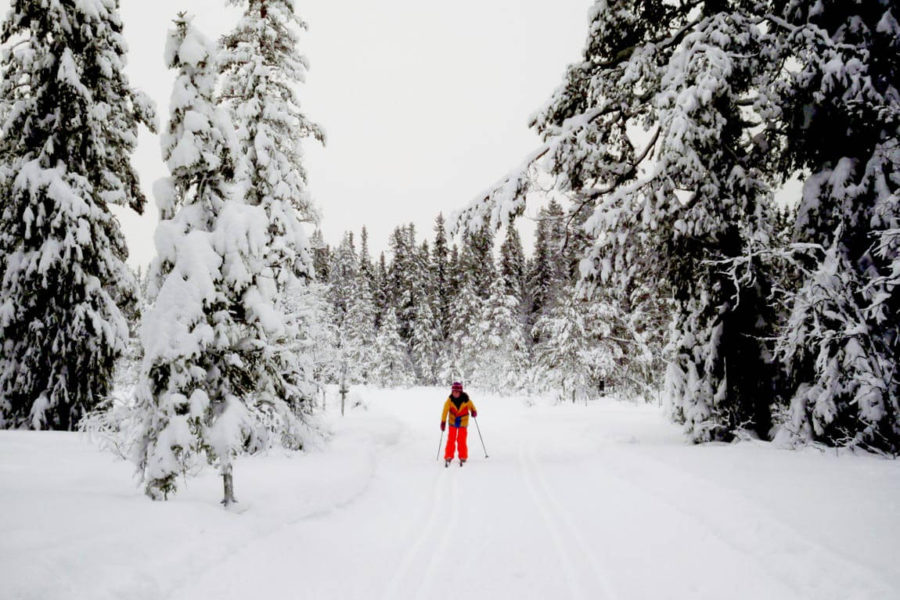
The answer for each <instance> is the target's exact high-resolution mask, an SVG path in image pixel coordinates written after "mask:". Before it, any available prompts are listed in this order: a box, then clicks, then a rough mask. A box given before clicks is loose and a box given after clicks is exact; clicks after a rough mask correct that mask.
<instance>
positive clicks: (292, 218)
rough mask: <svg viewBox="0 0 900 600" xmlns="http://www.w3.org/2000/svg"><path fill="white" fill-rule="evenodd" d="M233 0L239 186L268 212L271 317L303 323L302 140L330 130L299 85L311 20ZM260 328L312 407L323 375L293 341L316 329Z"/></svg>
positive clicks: (227, 91) (225, 44)
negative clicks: (314, 115) (299, 303)
mask: <svg viewBox="0 0 900 600" xmlns="http://www.w3.org/2000/svg"><path fill="white" fill-rule="evenodd" d="M227 2H228V3H229V4H233V5H236V6H241V7H243V8H244V14H243V16H242V18H241V19H240V21H239V22H238V24H237V26H236V27H235V28H234V30H232V31H231V33H229V34H228V35H226V36H224V38H223V39H222V42H221V43H222V58H221V61H220V73H221V74H222V85H221V94H220V100H221V102H222V103H223V104H224V106H225V107H226V108H227V110H228V111H229V113H230V114H231V118H232V121H233V123H234V125H235V127H236V130H237V139H238V155H237V156H238V160H237V164H236V169H235V171H236V172H235V184H236V185H235V192H236V194H237V197H238V198H240V200H241V201H242V202H243V203H244V204H246V205H248V206H253V207H259V208H261V209H262V211H263V214H264V215H265V218H266V226H265V235H266V239H265V240H264V242H263V245H262V249H263V257H262V264H261V266H260V268H259V269H260V270H259V272H258V273H259V274H258V278H259V279H258V281H257V282H256V283H257V285H259V287H260V289H264V288H265V286H267V285H268V286H270V287H271V288H272V289H271V290H269V289H268V288H266V294H268V293H269V292H270V291H271V293H272V294H274V295H273V296H272V299H273V302H272V303H271V304H270V305H267V307H266V310H267V311H269V317H270V319H269V323H270V324H272V325H274V324H277V323H282V324H286V325H291V324H292V323H293V324H294V325H296V324H297V323H298V322H296V321H292V320H291V319H290V318H288V317H287V315H286V313H287V307H286V306H285V303H284V302H285V298H286V297H287V296H286V293H285V292H286V290H289V289H290V288H292V287H293V286H296V285H302V284H304V283H306V282H308V281H309V280H310V279H311V278H312V277H313V275H314V264H313V255H312V251H311V248H310V245H309V240H308V239H307V235H306V230H305V228H304V227H305V226H304V223H313V222H316V221H317V220H318V214H317V211H316V209H315V207H314V205H313V203H312V199H311V197H310V194H309V191H308V189H307V182H306V171H305V169H304V167H303V160H302V159H303V152H302V143H303V141H304V139H306V138H308V137H312V138H314V139H316V140H318V141H320V142H324V139H325V135H324V132H323V131H322V129H321V128H320V127H319V126H318V125H316V124H315V123H313V122H312V121H310V120H309V119H308V118H307V117H306V115H304V114H303V112H302V111H301V109H300V99H299V95H298V91H297V90H298V86H299V84H300V83H302V82H303V81H304V80H305V77H306V70H307V68H308V64H307V61H306V58H305V57H304V56H302V55H301V54H300V53H299V51H298V48H297V46H298V43H299V39H300V32H301V31H302V30H304V29H305V28H306V23H305V22H304V21H303V20H302V19H301V18H300V17H299V16H298V15H297V14H296V12H295V10H294V3H293V0H227ZM265 282H268V283H265ZM268 299H269V296H266V302H268ZM299 323H302V321H299ZM255 331H256V332H257V335H258V337H257V338H256V339H255V340H254V341H253V343H254V344H258V345H260V346H262V347H270V346H271V347H273V348H274V349H275V350H273V352H272V354H271V355H270V356H269V357H268V359H269V360H270V361H271V362H272V363H273V364H274V365H275V368H277V369H278V370H279V371H280V373H281V377H280V379H279V380H276V381H282V382H291V386H290V387H289V388H285V391H290V392H291V394H292V397H291V399H290V404H291V405H292V406H293V407H295V408H296V409H298V410H300V409H301V407H308V406H310V404H311V401H312V398H311V397H310V396H309V395H308V391H309V390H312V389H314V388H315V385H316V382H314V381H312V380H310V379H308V377H309V375H310V374H309V372H302V371H300V370H299V365H300V364H302V363H303V361H304V360H305V359H303V357H298V356H296V355H295V354H294V352H293V350H292V348H296V346H294V345H293V344H291V343H290V340H291V338H293V337H296V336H301V337H303V336H307V335H308V333H304V332H302V331H297V330H296V329H293V330H292V328H291V327H287V328H282V329H281V330H279V331H278V333H277V337H276V338H275V339H272V338H271V335H273V332H272V331H270V332H268V333H263V331H262V330H261V329H259V328H257V329H256V330H255ZM304 390H305V391H304ZM276 391H277V390H276ZM303 410H306V409H305V408H304V409H303Z"/></svg>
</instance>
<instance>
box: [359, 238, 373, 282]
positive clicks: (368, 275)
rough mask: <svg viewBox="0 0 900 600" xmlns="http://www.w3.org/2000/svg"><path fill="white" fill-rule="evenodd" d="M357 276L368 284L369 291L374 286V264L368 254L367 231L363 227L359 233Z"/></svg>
mask: <svg viewBox="0 0 900 600" xmlns="http://www.w3.org/2000/svg"><path fill="white" fill-rule="evenodd" d="M358 272H359V276H360V277H361V278H362V279H363V280H364V281H365V282H366V283H367V284H368V286H369V291H370V292H371V291H372V290H373V289H374V288H375V265H374V264H373V263H372V255H371V254H369V232H368V230H367V229H366V228H365V227H363V228H362V231H361V232H360V234H359V269H358Z"/></svg>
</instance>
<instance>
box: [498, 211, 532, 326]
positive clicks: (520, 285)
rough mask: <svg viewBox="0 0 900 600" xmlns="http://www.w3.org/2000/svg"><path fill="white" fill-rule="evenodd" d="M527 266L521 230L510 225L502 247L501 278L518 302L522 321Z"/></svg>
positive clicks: (507, 292) (512, 224) (508, 292)
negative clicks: (520, 235)
mask: <svg viewBox="0 0 900 600" xmlns="http://www.w3.org/2000/svg"><path fill="white" fill-rule="evenodd" d="M526 264H527V261H526V260H525V252H524V251H523V250H522V239H521V237H519V230H518V228H517V227H516V226H515V224H514V223H510V224H509V225H507V226H506V234H505V237H504V238H503V244H502V245H501V246H500V278H501V279H502V280H503V284H504V286H505V287H506V294H508V295H512V296H514V297H515V298H516V300H517V301H518V303H519V306H518V307H517V311H518V314H519V315H520V318H521V319H524V318H525V313H524V308H525V307H524V302H525V298H526V294H525V290H526V281H527V280H526ZM523 323H524V322H523Z"/></svg>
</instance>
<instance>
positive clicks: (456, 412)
mask: <svg viewBox="0 0 900 600" xmlns="http://www.w3.org/2000/svg"><path fill="white" fill-rule="evenodd" d="M459 400H460V402H459V408H457V407H456V405H455V404H454V403H453V396H450V397H448V398H447V401H446V402H444V412H443V414H442V415H441V423H444V422H445V421H447V415H450V427H468V426H469V413H471V412H473V411H477V410H478V409H476V408H475V404H473V403H472V401H471V400H470V399H469V395H468V394H467V393H465V392H463V393H461V394H460V395H459Z"/></svg>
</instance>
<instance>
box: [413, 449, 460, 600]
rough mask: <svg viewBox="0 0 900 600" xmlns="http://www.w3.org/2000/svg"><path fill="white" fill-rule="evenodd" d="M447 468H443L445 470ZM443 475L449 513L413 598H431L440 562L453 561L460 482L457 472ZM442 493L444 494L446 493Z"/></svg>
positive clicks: (457, 525) (447, 562) (445, 563)
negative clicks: (452, 553) (448, 492)
mask: <svg viewBox="0 0 900 600" xmlns="http://www.w3.org/2000/svg"><path fill="white" fill-rule="evenodd" d="M450 466H451V467H452V466H453V465H452V464H451V465H450ZM449 468H450V467H447V469H449ZM447 469H445V471H446V470H447ZM444 475H445V477H444V478H445V479H447V478H448V476H449V479H450V515H449V517H448V518H447V521H446V523H444V526H443V530H442V533H441V538H440V541H439V542H438V544H437V547H436V549H435V552H434V553H433V554H432V555H431V557H430V559H429V561H428V566H427V567H426V568H425V572H424V574H423V575H422V581H421V582H420V584H419V587H418V589H417V590H416V593H415V595H414V596H413V597H414V598H426V599H428V598H433V597H434V596H433V595H430V594H428V592H430V591H431V589H432V588H433V587H434V580H435V574H436V573H437V570H438V569H439V568H440V566H441V565H442V564H443V565H447V564H451V563H452V562H453V561H452V559H451V558H450V542H451V541H452V539H453V535H454V533H455V532H456V528H457V527H459V504H460V502H459V498H460V495H461V494H460V490H459V486H460V483H459V477H458V474H456V475H454V474H451V473H446V472H445V473H444ZM444 495H445V496H446V494H444ZM438 523H440V519H439V520H438Z"/></svg>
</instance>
